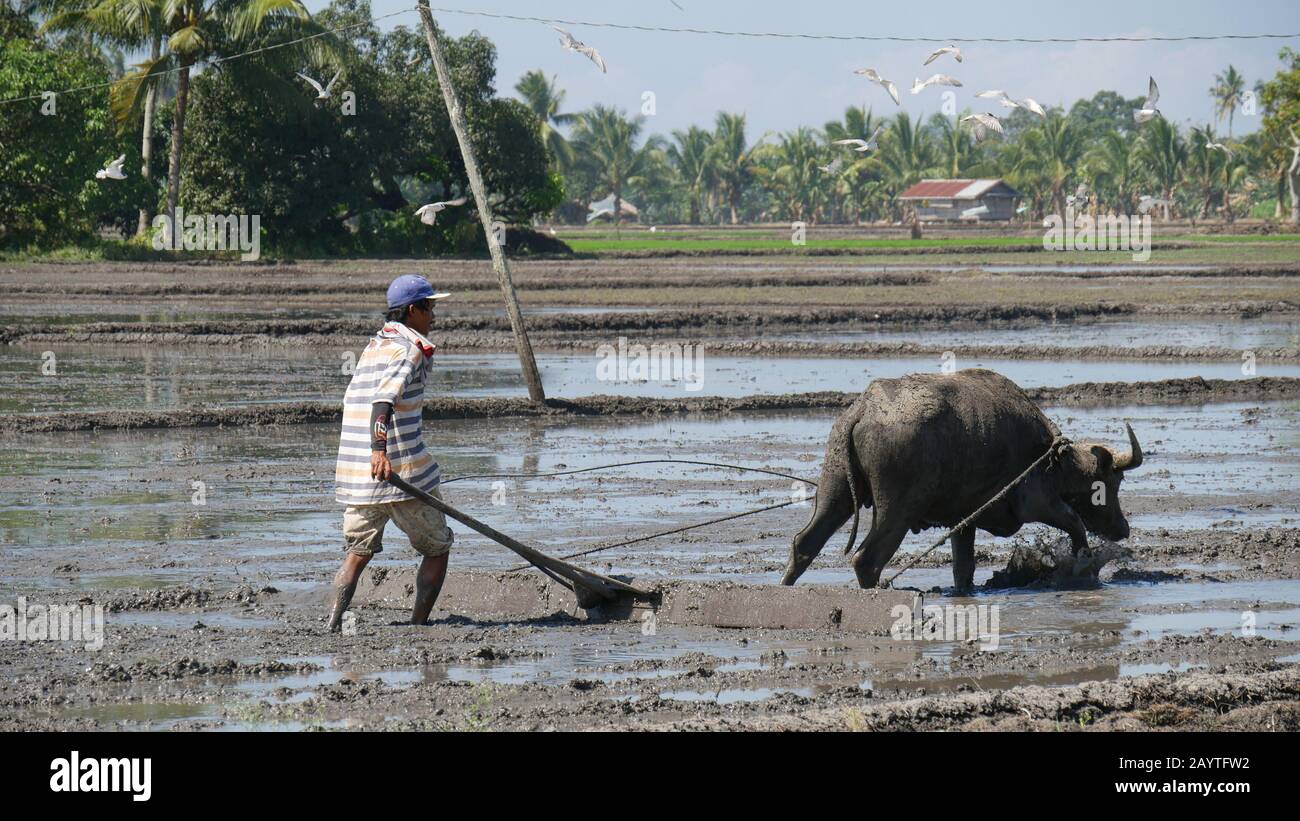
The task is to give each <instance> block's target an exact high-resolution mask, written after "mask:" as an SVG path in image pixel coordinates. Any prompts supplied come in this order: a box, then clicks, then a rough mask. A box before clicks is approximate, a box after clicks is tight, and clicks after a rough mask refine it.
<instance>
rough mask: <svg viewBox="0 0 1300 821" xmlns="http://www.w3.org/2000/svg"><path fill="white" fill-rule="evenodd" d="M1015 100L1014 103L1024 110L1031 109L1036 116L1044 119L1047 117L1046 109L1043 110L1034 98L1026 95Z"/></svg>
mask: <svg viewBox="0 0 1300 821" xmlns="http://www.w3.org/2000/svg"><path fill="white" fill-rule="evenodd" d="M1015 102H1016V105H1018V106H1020V107H1021V108H1023V109H1025V110H1026V111H1032V112H1034V113H1035V114H1037V115H1038V116H1040V117H1042V118H1043V119H1044V120H1046V119H1047V111H1045V110H1044V109H1043V107H1042V106H1041V105H1040V104H1039V103H1038V101H1037V100H1035V99H1034V98H1033V97H1026V98H1024V99H1023V100H1017V101H1015Z"/></svg>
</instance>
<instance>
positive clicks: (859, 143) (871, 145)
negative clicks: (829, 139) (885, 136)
mask: <svg viewBox="0 0 1300 821" xmlns="http://www.w3.org/2000/svg"><path fill="white" fill-rule="evenodd" d="M884 130H885V127H884V125H878V126H876V130H875V131H873V132H871V136H870V137H868V138H867V139H865V140H860V139H858V138H856V137H853V138H850V139H847V140H834V141H833V142H834V143H835V145H851V146H853V150H854V151H857V152H859V153H862V152H865V151H874V150H876V149H877V148H879V147H880V146H878V145H877V144H876V138H877V137H879V136H880V133H881V132H882V131H884Z"/></svg>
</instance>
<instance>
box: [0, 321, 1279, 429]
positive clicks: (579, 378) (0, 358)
mask: <svg viewBox="0 0 1300 821" xmlns="http://www.w3.org/2000/svg"><path fill="white" fill-rule="evenodd" d="M604 344H608V345H610V346H611V347H610V348H609V350H610V351H611V352H616V351H617V347H616V346H617V344H618V342H617V340H616V339H615V340H611V341H610V342H609V343H604ZM686 344H693V343H690V342H687V343H686ZM960 344H961V343H960V342H959V341H957V340H954V341H953V345H954V346H955V348H956V350H955V351H954V353H955V354H956V356H955V358H954V359H953V360H952V364H953V367H956V368H959V369H960V368H973V367H980V368H989V369H992V370H996V371H998V372H999V373H1002V374H1004V375H1006V376H1007V377H1009V378H1010V379H1012V380H1013V381H1015V382H1017V383H1018V384H1020V385H1023V386H1026V387H1030V386H1035V387H1036V386H1059V385H1066V384H1070V383H1075V382H1108V381H1115V380H1117V379H1123V380H1127V381H1135V382H1136V381H1147V382H1151V381H1158V380H1163V379H1174V378H1186V377H1190V376H1202V377H1204V378H1206V379H1240V378H1243V377H1244V376H1245V375H1244V374H1243V373H1242V366H1241V363H1239V362H1204V361H1197V360H1192V361H1137V362H1125V363H1124V364H1123V365H1122V366H1117V364H1116V363H1114V362H1107V361H1104V360H1083V359H1080V360H1034V359H999V358H995V357H983V356H971V357H967V356H965V355H964V354H961V353H960ZM361 347H362V346H361V345H358V346H357V348H356V349H355V350H348V349H321V348H319V347H316V346H302V347H296V346H276V347H273V348H271V347H268V348H261V349H257V348H253V349H247V348H237V347H200V346H170V347H169V346H148V345H131V346H116V347H114V346H104V345H93V346H68V345H54V346H49V347H48V348H45V349H44V350H41V349H37V348H33V347H29V346H13V345H9V346H0V378H3V379H4V380H5V384H6V387H7V390H6V391H5V393H4V395H3V396H0V412H5V413H42V412H48V411H55V410H146V409H158V408H174V407H179V406H186V405H222V406H233V405H256V404H266V403H275V402H293V401H304V400H313V401H323V402H330V401H335V400H340V401H341V399H340V398H341V397H342V395H343V391H344V390H345V389H346V388H347V383H348V379H349V378H350V376H349V373H348V372H345V370H346V368H347V366H349V365H350V364H353V363H355V360H356V357H357V356H358V355H359V353H360V349H361ZM47 351H49V352H51V353H52V361H53V363H54V374H53V375H50V374H49V373H48V372H47V368H46V363H47V362H49V361H51V356H50V354H47V353H46V352H47ZM636 356H637V354H636V353H635V351H633V352H632V353H631V354H630V358H628V359H625V360H624V361H625V363H631V362H632V361H633V360H635V358H636ZM606 358H607V357H603V356H601V355H598V345H596V344H593V345H592V351H591V353H589V354H556V353H545V352H539V353H538V355H537V363H538V368H539V369H540V371H541V373H542V378H543V380H544V383H545V384H546V385H547V386H548V390H549V391H550V393H551V395H553V396H565V397H578V396H592V395H596V394H615V395H622V396H642V397H673V396H678V397H680V396H691V395H708V396H733V397H734V396H748V395H753V394H780V393H806V392H812V391H828V390H830V391H850V392H857V391H859V390H861V388H862V386H863V385H865V384H867V383H868V382H869V381H870V380H872V379H882V378H888V377H896V376H901V375H904V374H908V373H918V372H927V371H928V372H939V371H940V369H941V368H942V367H943V366H944V361H943V359H942V357H928V358H926V357H897V358H876V359H871V360H862V359H852V360H850V359H845V358H834V357H793V356H792V357H776V358H770V359H766V360H761V361H762V367H755V363H756V361H760V360H756V359H755V358H753V357H744V356H725V355H716V354H710V353H709V350H708V344H707V343H705V344H704V345H703V347H702V348H690V349H686V348H683V353H682V355H680V356H678V357H677V358H676V359H675V360H664V361H665V362H666V363H667V364H665V365H660V364H659V363H655V364H654V365H653V366H652V365H651V364H649V360H648V359H647V360H645V361H646V363H647V364H646V368H647V370H646V371H645V373H646V374H648V375H650V376H653V377H655V378H653V379H645V380H636V381H632V380H629V379H627V378H623V379H619V378H618V377H619V376H620V374H619V372H618V370H617V367H618V362H617V360H616V359H609V360H608V361H609V362H610V363H611V364H610V366H609V368H610V369H606V370H602V369H601V367H600V365H601V362H602V360H603V359H606ZM624 367H625V368H628V370H625V371H624V372H623V374H624V375H628V376H636V375H637V372H636V371H634V370H631V369H630V368H631V367H632V366H631V365H630V364H625V365H624ZM651 367H653V368H654V370H650V368H651ZM606 375H609V376H613V377H614V378H612V379H606V378H605V376H606ZM1252 375H1259V376H1285V377H1297V376H1300V363H1293V362H1267V361H1261V362H1258V363H1256V366H1255V374H1252ZM428 392H429V394H430V395H437V396H448V397H464V398H471V397H509V396H526V395H527V388H526V387H525V385H524V382H523V380H522V378H521V376H520V374H519V361H518V359H517V358H516V357H515V356H514V355H513V354H504V353H503V354H495V353H482V354H456V353H439V354H437V355H436V356H435V367H434V368H433V370H432V372H431V375H430V381H429V387H428Z"/></svg>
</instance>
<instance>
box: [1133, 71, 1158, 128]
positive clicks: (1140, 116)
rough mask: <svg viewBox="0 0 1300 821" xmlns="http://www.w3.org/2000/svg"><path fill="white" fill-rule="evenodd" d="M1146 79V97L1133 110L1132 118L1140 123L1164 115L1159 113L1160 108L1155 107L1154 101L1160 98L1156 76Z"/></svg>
mask: <svg viewBox="0 0 1300 821" xmlns="http://www.w3.org/2000/svg"><path fill="white" fill-rule="evenodd" d="M1148 79H1149V80H1150V83H1149V84H1148V85H1147V98H1146V100H1144V101H1143V102H1142V107H1141V108H1138V109H1135V110H1134V111H1133V119H1135V120H1137V121H1138V122H1140V123H1145V122H1147V121H1148V120H1151V119H1154V118H1156V117H1163V116H1164V115H1163V114H1161V113H1160V109H1158V108H1156V102H1158V101H1159V100H1160V89H1158V88H1156V78H1155V77H1150V78H1148Z"/></svg>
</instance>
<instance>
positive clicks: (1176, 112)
mask: <svg viewBox="0 0 1300 821" xmlns="http://www.w3.org/2000/svg"><path fill="white" fill-rule="evenodd" d="M431 3H432V4H433V5H435V6H437V5H439V0H431ZM677 3H678V4H679V5H681V6H682V7H684V9H685V10H684V11H681V10H678V9H677V8H676V7H675V6H674V4H673V2H672V0H642V2H639V3H628V2H605V3H593V2H583V1H582V0H489V2H483V3H478V2H476V3H468V2H464V3H458V2H454V0H442V4H444V5H445V6H446V7H447V8H457V9H466V10H471V9H472V10H478V11H490V12H502V13H507V14H520V15H528V16H535V17H548V18H551V17H553V18H563V19H568V20H585V21H596V22H616V23H628V24H638V25H654V26H681V27H694V28H716V29H728V30H745V31H779V32H801V33H820V34H825V33H830V34H862V35H896V36H921V37H954V36H967V37H978V36H992V37H1010V36H1022V37H1062V36H1066V37H1068V36H1105V35H1143V34H1162V35H1191V34H1254V33H1297V32H1300V2H1297V0H1256V1H1255V2H1251V1H1250V0H1241V1H1240V2H1235V3H1225V2H1222V0H1217V1H1216V2H1209V1H1208V0H1184V1H1183V2H1173V1H1172V0H1168V1H1165V2H1150V1H1148V2H1142V0H1093V2H1085V3H1054V2H1042V1H1041V0H1035V1H1034V2H1029V0H1007V1H1003V2H985V3H976V2H948V0H924V2H910V3H908V2H891V3H873V2H867V1H866V0H857V1H856V2H808V0H804V2H798V0H796V1H795V2H775V0H751V2H738V1H735V2H722V1H720V0H712V2H704V0H677ZM307 4H308V7H309V8H310V9H312V10H313V11H316V10H319V9H320V8H323V7H324V6H325V5H326V2H325V0H307ZM373 4H374V5H373V12H374V14H375V15H376V16H378V15H380V14H384V13H387V12H391V11H396V10H398V9H401V8H402V7H403V6H408V5H413V0H373ZM435 16H436V17H437V18H438V21H439V23H440V25H442V26H443V27H444V28H446V29H447V30H448V31H449V32H451V33H452V34H454V35H457V36H459V35H462V34H465V33H467V32H469V31H470V30H472V29H478V30H479V31H480V32H481V33H482V34H484V35H485V36H487V37H488V38H489V39H491V40H492V41H493V42H494V43H495V44H496V46H497V50H498V61H497V91H498V93H500V94H509V95H514V93H515V92H514V84H515V82H516V81H517V80H518V79H519V76H520V75H521V74H523V73H524V72H525V71H527V70H529V69H532V68H540V69H542V70H543V71H545V72H546V73H547V74H548V75H551V74H553V75H556V76H557V78H558V81H559V84H560V87H561V88H563V89H564V90H565V91H566V92H567V97H566V98H565V101H564V110H567V111H577V110H580V109H583V108H586V107H587V106H589V105H591V104H593V103H604V104H606V105H615V106H618V107H620V108H623V109H625V110H627V111H628V112H629V113H636V112H639V111H640V110H641V101H642V93H643V92H644V91H653V92H654V94H655V99H656V108H657V113H656V114H655V116H653V117H649V118H647V121H646V127H647V130H648V131H652V132H655V133H660V134H664V135H667V134H668V133H669V132H671V131H672V130H673V129H678V128H684V127H686V126H688V125H691V124H699V125H708V124H711V123H712V121H713V118H714V115H715V114H716V112H717V111H718V110H720V109H725V110H728V111H741V112H744V113H746V114H747V115H748V122H749V126H750V133H751V139H753V137H755V136H757V135H758V134H760V133H762V132H764V131H768V130H772V131H785V130H789V129H792V128H795V127H797V126H800V125H810V126H815V127H819V128H820V127H821V126H822V125H823V124H824V123H825V122H826V121H827V120H831V119H838V118H839V117H840V116H841V115H842V114H843V111H844V109H845V107H847V106H849V105H863V104H865V105H867V106H869V107H871V108H872V109H873V110H874V111H875V113H876V114H878V115H879V114H885V115H892V114H893V112H894V111H895V106H894V104H893V102H892V101H891V100H890V99H889V98H888V96H887V95H886V94H885V92H884V90H883V89H880V88H879V87H877V86H875V85H873V84H871V83H868V82H867V81H866V80H864V79H862V78H860V77H857V76H855V75H854V74H853V73H852V71H853V69H855V68H860V67H864V66H870V67H873V68H876V69H877V70H879V71H880V72H881V73H882V74H883V75H884V76H885V77H888V78H889V79H892V80H893V81H894V82H895V83H896V84H897V85H898V86H899V92H900V98H901V100H902V108H903V110H905V111H907V112H908V113H909V114H911V115H913V116H916V115H918V114H922V115H926V116H928V115H930V114H932V113H934V112H935V111H937V110H938V109H939V105H940V102H941V100H940V94H941V92H942V91H943V90H945V89H936V88H930V89H927V90H925V91H923V92H922V93H921V94H919V95H916V96H913V95H912V94H910V93H909V92H908V89H909V88H910V87H911V84H912V80H913V79H914V78H916V77H921V78H922V79H924V78H926V77H928V76H930V74H931V73H934V72H935V71H936V70H937V71H942V72H944V73H947V74H951V75H953V76H954V77H956V78H957V79H959V80H961V81H962V82H963V84H964V86H963V87H962V88H959V89H952V90H953V91H955V92H956V94H957V105H958V108H959V109H960V108H964V107H967V106H969V107H971V108H974V109H977V110H990V111H994V112H996V111H998V109H997V108H996V107H995V106H993V107H991V106H989V105H988V104H987V102H986V101H983V100H978V99H976V98H975V97H974V94H975V92H977V91H981V90H984V89H989V88H997V89H1005V90H1006V91H1007V92H1008V93H1010V94H1011V95H1012V96H1021V97H1023V96H1028V97H1034V98H1035V99H1037V100H1038V101H1040V102H1041V103H1043V104H1044V105H1055V104H1065V105H1067V106H1068V105H1069V104H1071V103H1073V102H1074V101H1075V100H1077V99H1079V98H1081V97H1091V96H1092V95H1093V94H1094V93H1095V92H1096V91H1099V90H1101V89H1112V90H1115V91H1118V92H1120V93H1121V94H1124V95H1125V96H1128V97H1136V96H1141V95H1143V94H1144V93H1145V91H1146V87H1147V76H1148V75H1154V76H1155V78H1156V82H1157V83H1159V85H1160V92H1161V100H1160V109H1161V110H1162V111H1163V112H1164V114H1165V116H1166V117H1168V118H1169V119H1171V120H1174V121H1176V122H1179V123H1181V124H1187V123H1189V122H1192V123H1195V124H1200V123H1204V122H1207V121H1209V120H1211V118H1212V117H1213V108H1212V103H1211V101H1210V97H1209V95H1208V89H1209V88H1210V86H1211V85H1212V84H1213V81H1214V75H1215V73H1216V72H1219V71H1222V70H1223V69H1224V68H1225V67H1226V66H1227V65H1228V64H1229V63H1231V64H1233V65H1235V66H1236V67H1237V70H1238V71H1240V72H1241V73H1242V74H1243V75H1244V76H1245V78H1246V82H1247V87H1248V88H1250V87H1253V86H1254V84H1255V82H1256V81H1257V80H1260V79H1266V78H1270V77H1272V76H1273V75H1274V74H1275V73H1276V71H1277V68H1278V67H1279V65H1280V63H1279V62H1278V59H1277V54H1278V51H1279V50H1281V48H1282V47H1283V46H1284V45H1290V46H1291V47H1292V48H1295V49H1300V38H1294V39H1291V40H1253V41H1215V42H1184V43H1073V44H1056V45H1032V44H1030V45H1027V44H962V49H963V51H964V52H965V62H964V63H962V64H960V65H959V64H957V63H955V62H954V61H953V60H952V59H951V58H950V57H945V58H941V59H940V60H938V61H936V62H935V63H932V64H930V65H929V66H922V62H923V61H924V59H925V57H926V55H927V54H928V53H929V52H930V50H931V49H932V48H933V47H932V46H930V45H927V44H898V43H861V42H836V41H806V40H787V39H776V38H749V37H726V36H719V35H700V34H685V33H665V32H638V31H621V30H614V29H605V28H597V27H587V26H580V25H574V26H569V27H568V28H569V29H570V30H571V31H572V33H573V35H574V36H575V37H577V38H578V39H579V40H582V41H583V42H585V43H587V44H588V45H593V46H595V47H596V48H597V49H599V50H600V53H601V54H602V55H603V56H604V58H605V61H606V62H607V63H608V65H609V73H608V74H601V73H600V71H599V70H598V69H597V68H596V67H595V65H593V64H592V63H591V62H590V61H588V60H587V59H586V58H585V57H582V56H581V55H577V54H572V53H569V52H566V51H564V50H563V49H561V48H560V46H559V43H558V36H557V35H556V34H555V33H554V32H553V31H551V29H550V28H549V27H548V26H546V25H544V24H542V23H534V22H516V21H509V20H496V19H488V18H482V17H470V16H466V15H461V14H451V13H442V12H435ZM401 24H406V25H409V26H418V24H419V17H418V15H416V14H414V13H411V14H407V15H402V16H399V17H393V18H389V19H388V20H385V21H382V22H381V24H380V25H381V26H382V27H383V28H385V29H387V28H391V27H392V26H395V25H401ZM1257 122H1258V117H1253V118H1252V117H1249V116H1243V115H1241V114H1239V115H1238V116H1237V118H1236V126H1235V129H1234V131H1235V133H1236V134H1238V135H1240V134H1242V133H1245V132H1248V131H1252V130H1254V129H1255V127H1256V126H1257ZM1219 131H1220V133H1223V134H1226V132H1227V123H1226V122H1225V123H1223V124H1222V125H1221V126H1220V127H1219Z"/></svg>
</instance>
